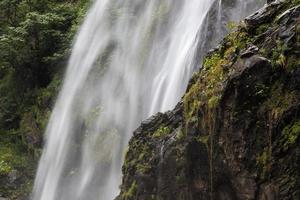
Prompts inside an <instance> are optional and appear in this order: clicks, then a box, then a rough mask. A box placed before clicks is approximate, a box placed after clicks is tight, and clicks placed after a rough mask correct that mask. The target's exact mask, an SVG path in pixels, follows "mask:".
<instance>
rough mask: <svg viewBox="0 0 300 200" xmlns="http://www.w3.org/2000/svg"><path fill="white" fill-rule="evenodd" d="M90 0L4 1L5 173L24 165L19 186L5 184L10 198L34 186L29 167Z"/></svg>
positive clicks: (0, 26) (0, 118) (1, 101)
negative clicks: (73, 40)
mask: <svg viewBox="0 0 300 200" xmlns="http://www.w3.org/2000/svg"><path fill="white" fill-rule="evenodd" d="M88 2H90V1H89V0H72V1H69V0H60V1H58V0H30V1H29V0H0V176H2V175H3V176H6V175H7V174H8V173H10V172H11V171H13V170H17V171H19V170H22V179H21V181H18V189H16V188H9V187H8V186H5V185H0V193H1V194H5V195H6V196H7V197H9V199H23V198H24V196H23V195H25V193H26V194H28V193H29V192H30V190H31V186H32V181H30V180H32V179H33V177H32V176H33V175H32V174H33V172H31V169H30V168H31V167H33V166H34V167H33V168H35V167H36V166H35V165H36V164H37V158H38V157H39V155H40V152H41V150H40V147H41V141H42V137H43V135H42V134H43V132H44V130H45V127H46V124H47V121H48V118H49V116H50V111H51V108H52V105H53V102H54V100H55V98H56V94H57V92H58V90H59V87H60V84H61V77H62V72H63V71H64V67H65V63H66V59H67V58H68V55H69V53H70V46H71V42H72V38H73V37H74V35H75V32H76V30H77V29H78V26H79V24H80V23H81V22H82V19H83V17H84V15H85V13H86V10H87V7H88V4H89V3H88ZM29 161H30V162H29ZM29 171H30V172H29Z"/></svg>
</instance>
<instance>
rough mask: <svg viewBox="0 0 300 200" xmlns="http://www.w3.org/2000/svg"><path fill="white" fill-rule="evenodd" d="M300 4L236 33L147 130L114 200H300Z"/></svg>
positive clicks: (271, 9)
mask: <svg viewBox="0 0 300 200" xmlns="http://www.w3.org/2000/svg"><path fill="white" fill-rule="evenodd" d="M299 4H300V2H299V0H287V1H274V2H273V3H271V4H269V6H268V7H265V8H263V9H262V10H261V11H260V12H257V13H255V14H254V15H252V16H250V17H248V18H247V19H246V20H245V21H244V22H243V23H241V24H239V25H237V26H236V27H235V31H234V32H232V33H230V34H229V35H228V36H227V37H226V38H225V39H224V40H223V41H222V43H221V44H220V46H219V47H218V48H216V49H214V50H213V51H211V52H210V53H209V55H208V56H207V57H206V59H205V61H204V64H203V67H202V68H201V69H200V71H199V72H197V73H195V74H194V76H193V77H192V79H191V81H190V83H189V86H188V89H187V91H186V94H185V95H184V96H183V98H182V101H181V102H180V103H179V104H178V105H177V106H176V108H175V109H174V110H173V111H170V112H167V113H165V114H161V113H159V114H157V115H156V116H154V117H152V118H150V119H149V120H147V121H146V122H144V123H142V125H141V126H140V127H139V128H138V129H137V130H136V131H135V133H134V136H133V138H132V139H131V140H130V143H129V150H128V152H127V155H126V158H125V163H124V166H123V174H124V176H123V183H122V185H121V193H120V195H119V196H118V197H117V200H151V199H153V200H157V199H163V200H169V199H170V200H171V199H172V200H194V199H195V200H196V199H197V200H198V199H217V200H223V199H224V200H228V199H241V200H250V199H257V200H273V199H275V200H276V199H278V200H279V199H280V200H282V199H283V200H288V199H299V198H300V190H299V188H300V183H299V180H300V176H299V170H298V169H299V158H300V149H299V143H300V139H299V133H300V128H299V125H300V59H299V58H300V31H299V30H300V6H299Z"/></svg>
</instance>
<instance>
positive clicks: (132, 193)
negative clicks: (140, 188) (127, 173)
mask: <svg viewBox="0 0 300 200" xmlns="http://www.w3.org/2000/svg"><path fill="white" fill-rule="evenodd" d="M136 192H137V183H136V181H133V182H132V184H131V186H130V188H129V189H128V190H127V191H126V192H125V193H123V195H122V199H124V200H130V199H132V198H134V196H135V195H136Z"/></svg>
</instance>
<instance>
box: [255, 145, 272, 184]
mask: <svg viewBox="0 0 300 200" xmlns="http://www.w3.org/2000/svg"><path fill="white" fill-rule="evenodd" d="M256 165H257V166H258V168H259V172H260V178H261V179H263V180H264V179H266V178H267V175H268V174H269V172H270V166H271V155H269V151H267V150H266V151H263V152H262V153H261V154H260V155H258V156H257V157H256Z"/></svg>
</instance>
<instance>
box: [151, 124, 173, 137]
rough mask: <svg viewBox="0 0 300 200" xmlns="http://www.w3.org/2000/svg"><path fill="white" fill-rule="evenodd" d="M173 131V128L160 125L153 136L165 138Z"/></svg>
mask: <svg viewBox="0 0 300 200" xmlns="http://www.w3.org/2000/svg"><path fill="white" fill-rule="evenodd" d="M170 132H171V128H170V127H167V126H161V127H159V128H158V129H157V130H156V131H155V132H154V133H153V135H152V136H153V137H154V138H163V137H165V136H167V135H169V134H170Z"/></svg>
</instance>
